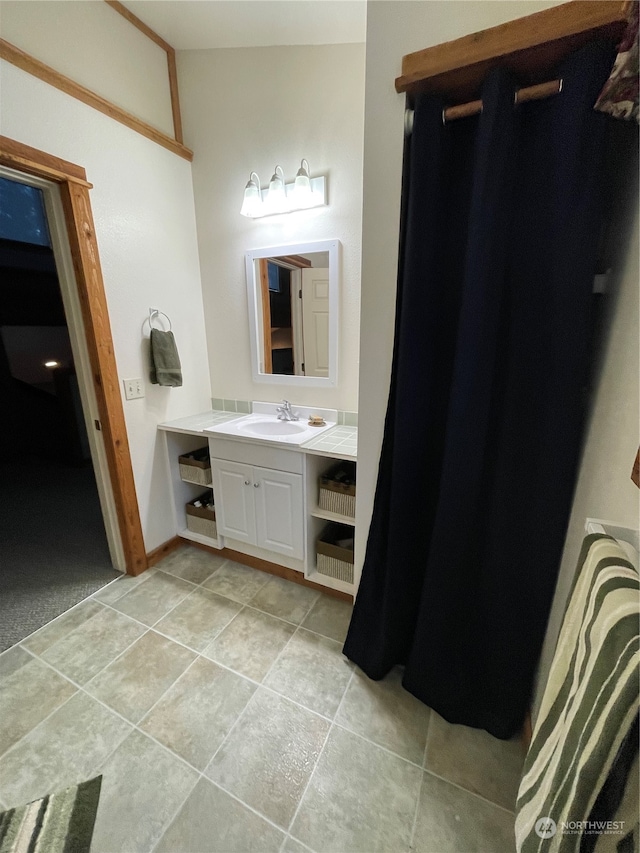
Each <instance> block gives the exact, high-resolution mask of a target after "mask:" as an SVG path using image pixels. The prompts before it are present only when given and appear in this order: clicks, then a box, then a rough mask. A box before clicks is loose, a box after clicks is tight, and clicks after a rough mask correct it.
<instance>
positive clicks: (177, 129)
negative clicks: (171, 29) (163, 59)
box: [167, 48, 183, 144]
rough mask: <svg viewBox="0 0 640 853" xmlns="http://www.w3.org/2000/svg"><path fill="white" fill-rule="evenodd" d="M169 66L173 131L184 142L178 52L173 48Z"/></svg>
mask: <svg viewBox="0 0 640 853" xmlns="http://www.w3.org/2000/svg"><path fill="white" fill-rule="evenodd" d="M167 68H168V70H169V92H170V94H171V113H172V115H173V133H174V136H175V138H176V140H177V141H178V142H180V143H181V144H182V142H183V138H182V115H181V113H180V93H179V92H178V69H177V68H176V52H175V50H174V49H173V48H171V50H168V51H167Z"/></svg>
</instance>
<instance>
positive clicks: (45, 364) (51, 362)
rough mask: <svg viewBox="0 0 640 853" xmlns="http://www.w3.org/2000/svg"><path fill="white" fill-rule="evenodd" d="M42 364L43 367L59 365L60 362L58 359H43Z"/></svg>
mask: <svg viewBox="0 0 640 853" xmlns="http://www.w3.org/2000/svg"><path fill="white" fill-rule="evenodd" d="M44 366H45V367H60V362H59V361H45V363H44Z"/></svg>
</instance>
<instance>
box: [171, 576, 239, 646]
mask: <svg viewBox="0 0 640 853" xmlns="http://www.w3.org/2000/svg"><path fill="white" fill-rule="evenodd" d="M240 610H242V604H238V602H236V601H230V600H229V599H228V598H223V597H222V596H221V595H216V594H215V592H211V591H210V590H208V589H195V590H194V591H193V592H192V593H191V595H188V596H187V597H186V598H185V599H184V600H183V601H181V602H180V604H178V606H177V607H174V609H173V610H172V611H171V612H170V613H168V614H167V615H166V616H165V617H164V619H161V620H160V621H159V622H158V623H157V624H156V625H155V630H156V631H160V633H162V634H166V635H167V636H169V637H172V638H173V639H174V640H177V641H178V642H179V643H184V644H185V646H189V647H190V648H192V649H196V650H197V651H199V652H201V651H203V650H204V649H206V647H207V646H208V645H209V643H210V642H211V641H212V640H213V639H214V637H216V636H217V635H218V634H219V633H220V631H222V629H223V628H225V627H226V626H227V625H228V624H229V622H231V620H232V619H233V617H234V616H235V615H236V614H237V613H239V612H240Z"/></svg>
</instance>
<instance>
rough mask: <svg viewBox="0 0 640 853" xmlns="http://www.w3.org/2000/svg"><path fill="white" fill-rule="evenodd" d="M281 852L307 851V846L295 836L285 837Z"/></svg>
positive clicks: (297, 852)
mask: <svg viewBox="0 0 640 853" xmlns="http://www.w3.org/2000/svg"><path fill="white" fill-rule="evenodd" d="M282 853H309V848H308V847H305V846H304V844H300V842H299V841H296V840H295V838H287V840H286V841H285V844H284V847H283V848H282Z"/></svg>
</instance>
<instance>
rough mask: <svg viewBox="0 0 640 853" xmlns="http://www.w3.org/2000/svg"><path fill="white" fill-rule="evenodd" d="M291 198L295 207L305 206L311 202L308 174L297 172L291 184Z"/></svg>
mask: <svg viewBox="0 0 640 853" xmlns="http://www.w3.org/2000/svg"><path fill="white" fill-rule="evenodd" d="M291 200H292V202H293V204H294V205H295V206H296V207H307V205H309V204H311V203H312V202H313V191H312V189H311V181H310V180H309V176H308V175H301V174H300V172H298V174H297V175H296V179H295V182H294V184H293V193H292V198H291Z"/></svg>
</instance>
